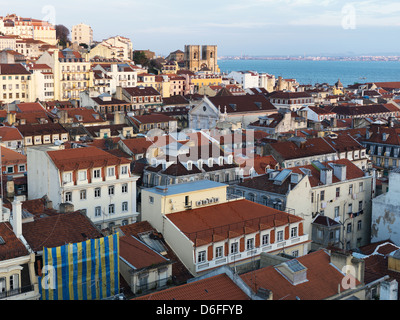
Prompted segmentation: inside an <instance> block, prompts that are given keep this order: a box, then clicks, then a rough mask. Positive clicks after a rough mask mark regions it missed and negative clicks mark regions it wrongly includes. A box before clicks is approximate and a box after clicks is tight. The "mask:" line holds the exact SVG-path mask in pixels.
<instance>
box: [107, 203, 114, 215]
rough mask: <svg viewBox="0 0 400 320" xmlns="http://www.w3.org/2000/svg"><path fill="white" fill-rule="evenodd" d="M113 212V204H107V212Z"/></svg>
mask: <svg viewBox="0 0 400 320" xmlns="http://www.w3.org/2000/svg"><path fill="white" fill-rule="evenodd" d="M114 213H115V206H114V205H113V204H110V205H109V206H108V214H114Z"/></svg>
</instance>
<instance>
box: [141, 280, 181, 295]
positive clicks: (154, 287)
mask: <svg viewBox="0 0 400 320" xmlns="http://www.w3.org/2000/svg"><path fill="white" fill-rule="evenodd" d="M172 285H174V283H173V281H172V277H168V278H165V279H161V280H157V281H153V282H147V283H144V284H142V285H139V284H138V285H137V286H136V290H135V296H141V295H145V294H148V293H150V292H156V291H159V290H164V289H167V288H169V287H171V286H172Z"/></svg>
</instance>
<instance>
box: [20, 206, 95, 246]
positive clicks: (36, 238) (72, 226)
mask: <svg viewBox="0 0 400 320" xmlns="http://www.w3.org/2000/svg"><path fill="white" fill-rule="evenodd" d="M22 233H23V235H24V237H25V239H26V241H27V242H28V244H29V245H30V247H31V248H32V250H34V251H41V250H42V249H43V247H47V248H52V247H57V246H61V245H64V244H66V243H75V242H81V241H85V240H87V239H95V238H100V237H102V236H103V235H102V234H101V232H100V231H98V229H97V228H96V227H95V226H94V225H93V223H92V222H91V221H90V219H89V218H87V217H86V216H85V215H83V214H81V213H80V212H70V213H62V214H61V213H60V214H57V215H54V216H51V217H44V218H37V219H35V220H34V222H27V223H23V224H22Z"/></svg>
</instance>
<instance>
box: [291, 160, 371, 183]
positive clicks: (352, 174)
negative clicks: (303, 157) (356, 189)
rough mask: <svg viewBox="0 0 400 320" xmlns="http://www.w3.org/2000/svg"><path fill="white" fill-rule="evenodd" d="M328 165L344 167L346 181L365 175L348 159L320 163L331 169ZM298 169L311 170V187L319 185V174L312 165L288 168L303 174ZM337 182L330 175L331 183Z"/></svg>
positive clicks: (335, 178)
mask: <svg viewBox="0 0 400 320" xmlns="http://www.w3.org/2000/svg"><path fill="white" fill-rule="evenodd" d="M329 163H334V164H341V165H345V166H346V179H347V180H352V179H357V178H362V177H364V175H365V174H364V171H362V170H361V169H360V168H359V167H357V166H356V165H355V164H354V163H353V162H351V161H350V160H348V159H340V160H335V161H328V162H322V164H323V165H324V166H325V167H327V168H331V167H330V166H329ZM300 168H305V169H309V170H311V176H308V179H309V180H310V185H311V187H316V186H318V185H321V180H320V172H319V171H318V170H317V169H316V168H315V167H314V166H313V165H307V166H298V167H293V168H290V170H292V171H293V172H294V173H299V174H304V172H303V171H301V170H300ZM339 181H340V180H339V179H338V178H337V177H336V176H335V175H332V183H336V182H339Z"/></svg>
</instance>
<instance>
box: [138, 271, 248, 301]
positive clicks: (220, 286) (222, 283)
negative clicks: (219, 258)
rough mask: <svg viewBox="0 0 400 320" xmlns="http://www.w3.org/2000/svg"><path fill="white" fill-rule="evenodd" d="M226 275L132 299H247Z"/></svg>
mask: <svg viewBox="0 0 400 320" xmlns="http://www.w3.org/2000/svg"><path fill="white" fill-rule="evenodd" d="M249 299H250V298H249V297H248V296H247V295H246V294H245V293H244V292H243V291H242V290H241V289H240V288H239V287H238V286H237V285H236V284H235V283H234V282H233V281H232V280H231V279H230V278H229V277H228V276H227V275H226V274H221V275H217V276H214V277H210V278H207V279H203V280H198V281H194V282H191V283H187V284H184V285H181V286H178V287H174V288H170V289H166V290H163V291H159V292H155V293H151V294H148V295H145V296H142V297H139V298H136V299H134V300H249Z"/></svg>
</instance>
